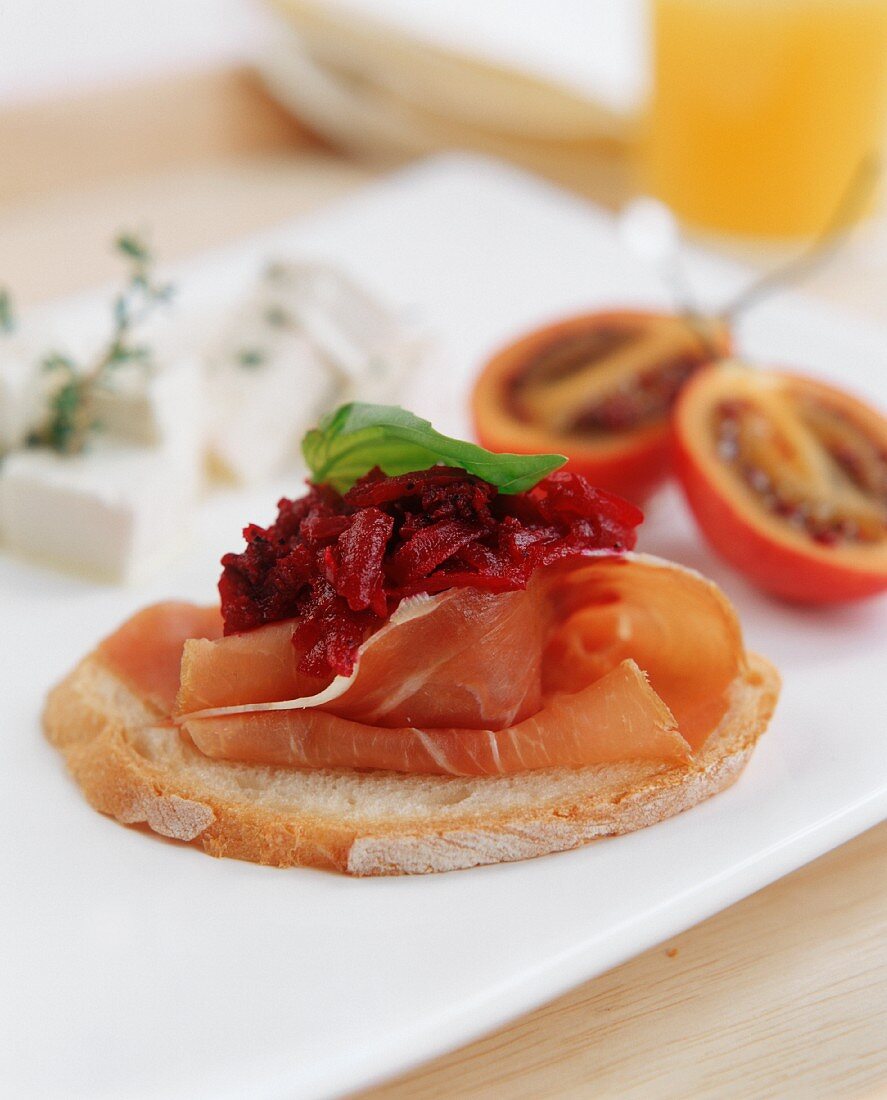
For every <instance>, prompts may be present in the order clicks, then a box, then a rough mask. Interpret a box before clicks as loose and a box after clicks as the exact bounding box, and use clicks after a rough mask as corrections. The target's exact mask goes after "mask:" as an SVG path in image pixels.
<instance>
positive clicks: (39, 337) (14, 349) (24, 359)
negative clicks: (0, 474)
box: [0, 324, 48, 455]
mask: <svg viewBox="0 0 887 1100" xmlns="http://www.w3.org/2000/svg"><path fill="white" fill-rule="evenodd" d="M47 350H48V349H47V340H46V333H45V332H44V331H43V330H42V328H41V326H40V325H39V324H35V325H31V324H29V325H27V326H22V325H21V324H19V325H17V326H16V328H15V329H14V330H13V331H12V332H9V333H0V455H2V454H5V453H6V452H7V451H11V450H13V449H15V448H16V447H20V446H22V444H23V443H24V442H25V440H26V438H27V435H28V432H29V431H30V430H31V429H32V428H34V427H35V426H36V424H37V422H38V420H39V418H40V409H41V370H40V364H41V362H42V360H43V358H44V356H45V355H46V353H47Z"/></svg>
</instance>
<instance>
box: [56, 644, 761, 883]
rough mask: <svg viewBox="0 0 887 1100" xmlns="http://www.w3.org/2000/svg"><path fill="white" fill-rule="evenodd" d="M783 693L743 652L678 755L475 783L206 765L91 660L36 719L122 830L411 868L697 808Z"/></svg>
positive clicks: (225, 851) (511, 855)
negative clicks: (705, 726)
mask: <svg viewBox="0 0 887 1100" xmlns="http://www.w3.org/2000/svg"><path fill="white" fill-rule="evenodd" d="M778 691H779V676H778V674H777V672H776V670H775V669H774V668H773V666H772V665H770V664H769V663H768V662H767V661H765V660H764V659H763V658H761V657H757V656H754V655H752V656H751V657H750V659H749V667H748V669H747V671H746V672H745V673H744V674H743V675H742V676H740V677H738V678H737V679H736V681H735V682H734V684H733V685H732V688H731V692H730V706H729V709H728V711H727V713H726V715H725V716H724V718H723V720H722V721H721V723H720V725H719V726H718V728H717V729H716V730H715V732H714V733H713V734H712V735H711V737H710V738H709V739H708V741H707V742H706V744H705V746H704V748H703V750H702V751H701V752H700V753H699V754H697V757H696V759H695V760H694V761H693V762H692V763H690V764H687V765H681V766H677V767H675V766H667V765H664V764H650V763H640V762H634V763H625V764H618V765H613V764H610V765H599V766H596V767H588V768H578V769H569V768H553V769H547V770H545V771H536V772H527V773H525V774H522V775H517V776H510V777H490V778H486V777H485V778H481V779H466V778H460V777H451V776H429V775H401V774H395V773H391V772H371V771H363V772H361V771H354V770H348V769H336V770H334V769H329V770H312V769H297V768H274V767H257V766H253V765H246V764H236V763H228V762H225V761H218V760H211V759H209V758H208V757H206V756H204V755H202V753H200V752H198V751H197V750H196V749H195V748H193V747H192V746H191V745H190V744H188V743H187V742H186V741H185V739H184V738H183V737H182V736H181V735H180V733H179V732H178V730H176V729H174V728H172V727H170V726H168V725H166V726H164V725H161V724H160V723H161V722H162V720H163V715H161V714H160V713H159V712H158V711H157V710H156V709H154V708H153V707H152V706H151V705H150V704H149V703H147V702H146V701H144V700H142V699H140V698H139V697H138V696H137V695H135V694H133V692H132V691H131V690H130V689H129V688H128V687H127V686H126V685H125V684H124V683H123V682H122V681H121V680H119V679H118V678H117V677H116V676H115V675H114V674H113V673H112V672H111V671H110V670H109V669H108V668H107V667H106V666H105V665H104V664H103V663H102V662H101V661H100V660H99V659H98V658H97V657H96V656H95V655H91V656H89V657H87V658H86V659H85V660H84V661H83V662H82V663H81V664H80V665H78V667H77V668H76V669H74V671H73V672H72V673H71V674H70V675H69V676H68V677H67V678H66V679H65V680H64V681H62V683H61V684H59V685H58V687H56V688H55V689H54V690H53V691H52V693H51V694H50V696H49V700H48V703H47V706H46V711H45V714H44V724H45V728H46V732H47V735H48V737H49V739H50V740H51V741H52V742H53V743H54V744H55V745H57V746H58V747H59V748H60V749H61V751H62V752H63V753H64V755H65V757H66V759H67V762H68V766H69V768H70V770H71V772H72V774H73V776H74V778H75V779H76V780H77V782H78V783H79V784H80V786H81V787H82V788H83V791H84V793H85V795H86V797H87V798H88V799H89V801H90V803H91V804H92V805H93V806H94V807H95V808H96V809H97V810H100V811H102V812H103V813H106V814H110V815H112V816H113V817H116V818H117V820H118V821H122V822H124V823H125V824H137V823H145V824H147V825H148V827H149V828H151V829H153V830H154V832H156V833H160V834H161V835H162V836H166V837H173V838H175V839H176V840H183V841H190V842H193V843H195V844H199V845H200V846H201V847H202V848H203V849H204V851H206V852H208V853H209V854H210V855H214V856H229V857H232V858H235V859H246V860H252V861H253V862H256V863H264V864H271V865H274V866H278V867H292V866H311V867H323V868H328V869H332V870H336V871H344V872H346V873H348V874H352V875H393V874H421V873H425V872H430V871H453V870H456V869H458V868H464V867H474V866H477V865H478V864H484V863H500V862H505V861H508V860H517V859H528V858H529V857H531V856H539V855H544V854H546V853H548V852H557V851H563V850H565V849H568V848H575V847H577V846H578V845H580V844H584V843H586V842H587V841H589V840H593V839H595V838H597V837H603V836H613V835H616V834H619V833H628V832H631V831H633V830H635V829H640V828H643V827H644V826H647V825H653V824H655V823H656V822H658V821H662V820H663V819H664V818H667V817H671V816H673V815H674V814H677V813H680V812H681V811H682V810H686V809H689V808H690V807H691V806H695V805H696V803H698V802H702V801H703V800H704V799H706V798H709V797H710V796H711V795H713V794H717V793H718V792H719V791H722V790H723V789H724V788H725V787H728V786H729V785H730V784H731V783H732V782H733V781H734V780H735V779H736V778H737V776H738V775H739V773H740V772H741V771H742V769H743V767H744V766H745V764H746V762H747V761H748V758H749V756H750V755H751V752H752V749H753V748H754V745H755V743H756V741H757V739H758V737H759V736H760V735H761V733H762V732H763V731H764V729H765V728H766V726H767V722H768V721H769V719H770V716H771V714H772V713H773V708H774V706H775V704H776V698H777V695H778Z"/></svg>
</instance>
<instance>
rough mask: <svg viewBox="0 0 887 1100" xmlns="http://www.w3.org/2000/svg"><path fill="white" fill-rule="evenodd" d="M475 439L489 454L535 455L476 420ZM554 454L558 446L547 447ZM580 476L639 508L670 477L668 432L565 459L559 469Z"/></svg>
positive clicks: (520, 444) (662, 429)
mask: <svg viewBox="0 0 887 1100" xmlns="http://www.w3.org/2000/svg"><path fill="white" fill-rule="evenodd" d="M474 432H475V438H476V439H477V440H478V442H479V443H480V445H481V446H482V447H486V448H487V450H489V451H511V452H513V453H515V454H536V453H537V452H536V450H534V448H533V447H531V446H528V447H524V446H523V445H522V441H521V440H520V439H519V438H517V437H515V436H508V437H507V438H506V437H503V436H501V435H499V434H497V433H494V432H491V431H488V430H487V427H486V424H485V423H484V421H483V419H482V418H481V417H479V416H475V418H474ZM549 445H550V446H551V447H552V448H553V449H554V450H555V451H557V450H558V449H559V446H560V445H559V444H558V443H557V442H556V441H552V442H550V444H549ZM562 468H563V469H564V470H569V471H570V473H573V474H581V475H582V476H583V477H585V478H587V479H588V481H589V482H591V484H592V485H594V486H595V487H596V488H598V489H606V490H607V492H610V493H615V494H616V495H617V496H620V497H624V498H625V499H626V500H629V501H631V502H632V504H637V505H642V504H643V503H644V502H645V501H646V500H647V499H648V498H649V497H650V495H651V494H652V493H653V492H654V491H655V490H656V489H658V488H659V487H660V485H662V483H663V482H664V481H665V480H666V478H668V477H669V476H670V474H671V444H670V441H669V437H668V430H667V428H665V427H663V428H661V429H659V430H657V431H656V433H655V434H654V435H651V436H650V438H648V439H645V440H643V441H639V440H634V441H632V444H631V446H629V447H626V448H624V449H623V450H621V451H619V453H618V454H612V455H607V456H603V455H600V456H596V457H594V458H589V459H585V458H583V457H582V456H581V455H580V456H577V455H575V454H574V455H573V456H568V457H567V462H566V464H565V465H564V466H563V467H562Z"/></svg>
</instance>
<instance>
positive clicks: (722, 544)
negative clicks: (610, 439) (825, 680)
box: [672, 420, 887, 604]
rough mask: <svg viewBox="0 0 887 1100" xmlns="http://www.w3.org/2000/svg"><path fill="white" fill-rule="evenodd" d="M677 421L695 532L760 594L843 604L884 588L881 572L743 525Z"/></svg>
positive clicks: (675, 455) (678, 461) (679, 465)
mask: <svg viewBox="0 0 887 1100" xmlns="http://www.w3.org/2000/svg"><path fill="white" fill-rule="evenodd" d="M679 424H680V422H679V420H678V421H676V430H675V433H674V437H673V448H672V460H673V464H674V470H675V473H676V474H677V477H678V480H679V481H680V484H681V488H682V489H683V491H684V496H685V497H686V500H687V503H688V504H689V506H690V509H691V511H692V512H693V515H694V517H695V518H696V522H697V523H698V525H699V528H700V530H701V531H702V533H703V535H705V538H706V539H707V541H708V542H709V543H710V545H711V546H712V548H713V549H714V550H716V551H717V553H718V554H720V556H721V557H722V558H723V559H724V560H725V561H726V562H729V563H730V565H732V566H734V567H735V568H736V569H738V570H739V572H740V573H743V574H744V575H745V576H746V577H748V579H749V580H750V581H752V582H753V583H754V584H756V585H757V586H758V587H759V588H762V589H763V590H764V591H765V592H770V593H771V594H772V595H774V596H780V597H781V598H782V599H785V600H790V601H793V602H795V603H805V604H834V603H846V602H848V601H850V600H860V599H864V598H865V597H866V596H874V595H876V594H877V593H878V592H883V591H885V590H887V571H884V572H881V571H865V570H862V569H858V568H854V567H851V566H847V565H844V564H841V562H840V560H839V559H837V558H836V559H835V560H834V561H833V562H826V561H822V560H821V559H819V558H817V557H814V556H813V555H806V554H804V553H803V552H801V551H799V550H796V549H794V547H792V546H789V545H787V544H786V543H783V542H780V541H779V540H778V539H777V538H774V537H768V536H767V535H765V534H764V532H763V531H760V530H759V529H758V528H757V527H755V526H753V525H752V524H751V523H749V522H748V521H747V520H746V519H745V517H744V516H743V515H741V513H740V512H739V511H738V510H737V509H736V508H735V506H734V505H733V503H732V502H731V501H730V500H729V499H728V498H727V497H725V496H724V495H723V493H722V492H721V491H720V490H719V488H718V487H717V486H716V485H714V484H713V483H712V481H711V480H710V478H709V477H708V476H707V475H706V472H705V470H704V469H703V467H702V465H701V463H700V462H699V461H698V460H697V459H696V457H695V455H694V454H693V451H692V449H691V445H690V444H689V443H688V441H687V440H686V439H684V438H683V437H682V433H681V430H680V426H679ZM774 522H777V521H774ZM839 552H840V551H838V553H839Z"/></svg>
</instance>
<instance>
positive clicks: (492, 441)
mask: <svg viewBox="0 0 887 1100" xmlns="http://www.w3.org/2000/svg"><path fill="white" fill-rule="evenodd" d="M729 350H730V336H729V332H728V330H727V328H726V326H725V325H724V324H723V323H721V322H719V321H713V320H711V321H710V320H703V319H700V320H693V321H690V320H687V319H684V318H681V317H678V316H676V315H673V314H667V313H653V312H646V311H640V310H611V311H603V312H597V313H587V314H583V315H580V316H576V317H570V318H568V319H566V320H563V321H559V322H557V323H555V324H551V325H546V326H545V327H543V328H539V329H536V330H534V331H532V332H529V333H527V334H526V335H524V336H522V337H520V338H519V339H518V340H515V341H514V342H513V343H510V344H508V345H507V346H506V347H504V348H502V349H501V350H500V351H498V352H497V353H496V354H495V355H494V356H493V357H492V358H491V359H490V360H489V361H488V362H487V363H486V365H485V366H484V368H483V370H482V371H481V374H480V376H479V378H478V380H477V383H476V385H475V388H474V393H473V396H472V413H473V417H474V424H475V431H476V433H477V436H478V439H479V440H480V441H481V443H482V444H483V445H484V446H485V447H488V448H490V449H491V450H496V451H512V452H518V453H528V454H530V453H535V452H537V451H555V452H558V453H560V454H564V455H566V456H567V458H568V459H569V463H568V469H571V470H573V471H575V472H576V473H580V474H583V475H584V476H585V477H587V478H588V479H589V481H591V483H592V484H593V485H597V486H599V487H601V488H603V489H609V490H610V491H611V492H615V493H619V494H620V495H621V496H624V497H627V498H628V499H629V500H633V501H635V502H639V501H642V500H643V499H644V498H645V497H647V496H648V495H649V494H650V492H651V491H652V490H653V489H654V488H655V487H656V486H657V485H658V484H659V483H660V482H661V481H662V480H663V479H664V478H665V477H666V476H667V474H668V472H669V470H670V466H671V463H670V448H669V414H670V412H671V408H672V405H673V403H674V401H675V399H676V397H677V395H678V393H679V391H680V390H681V388H682V386H683V385H684V384H685V383H686V382H687V381H688V380H689V379H690V378H691V377H692V376H693V375H695V374H696V372H697V371H698V370H700V368H702V367H704V366H706V365H707V364H709V363H711V362H712V361H713V360H715V359H718V358H720V357H722V356H724V355H727V354H728V353H729Z"/></svg>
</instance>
